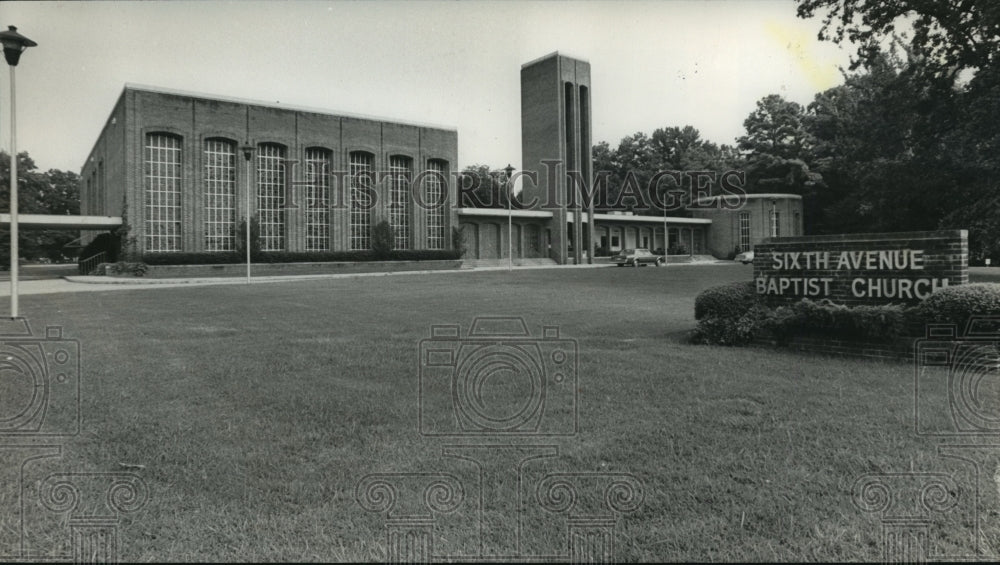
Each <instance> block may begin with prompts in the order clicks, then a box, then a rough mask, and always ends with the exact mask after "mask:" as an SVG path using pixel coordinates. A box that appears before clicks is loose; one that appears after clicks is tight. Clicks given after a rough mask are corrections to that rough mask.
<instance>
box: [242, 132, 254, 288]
mask: <svg viewBox="0 0 1000 565" xmlns="http://www.w3.org/2000/svg"><path fill="white" fill-rule="evenodd" d="M242 149H243V158H244V159H245V160H246V162H247V173H246V177H247V179H246V213H247V220H246V228H247V229H246V232H247V233H246V243H245V244H244V247H245V248H246V253H247V284H250V246H251V243H250V159H251V158H252V157H253V145H250V142H249V141H247V142H246V143H244V144H243V147H242Z"/></svg>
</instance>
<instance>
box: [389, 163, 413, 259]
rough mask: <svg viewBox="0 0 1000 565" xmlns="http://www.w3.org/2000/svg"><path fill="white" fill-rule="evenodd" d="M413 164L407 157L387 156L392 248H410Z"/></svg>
mask: <svg viewBox="0 0 1000 565" xmlns="http://www.w3.org/2000/svg"><path fill="white" fill-rule="evenodd" d="M412 170H413V165H412V161H411V160H410V158H409V157H399V156H396V157H390V158H389V175H390V177H389V182H390V184H389V225H390V226H392V232H393V234H394V240H393V248H394V249H409V248H410V206H409V201H410V198H409V196H410V195H409V192H410V177H411V175H412Z"/></svg>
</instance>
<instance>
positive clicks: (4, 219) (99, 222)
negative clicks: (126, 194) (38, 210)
mask: <svg viewBox="0 0 1000 565" xmlns="http://www.w3.org/2000/svg"><path fill="white" fill-rule="evenodd" d="M0 224H2V225H10V214H0ZM120 225H122V219H121V217H120V216H60V215H55V214H18V215H17V226H18V227H25V228H43V229H73V230H110V229H113V228H116V227H118V226H120Z"/></svg>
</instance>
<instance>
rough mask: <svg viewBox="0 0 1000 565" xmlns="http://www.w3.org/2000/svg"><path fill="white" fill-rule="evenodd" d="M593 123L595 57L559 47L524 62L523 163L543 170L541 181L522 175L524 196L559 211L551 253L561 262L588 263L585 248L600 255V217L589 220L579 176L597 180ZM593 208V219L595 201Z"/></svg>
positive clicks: (537, 206)
mask: <svg viewBox="0 0 1000 565" xmlns="http://www.w3.org/2000/svg"><path fill="white" fill-rule="evenodd" d="M590 124H591V121H590V63H588V62H587V61H583V60H580V59H574V58H572V57H567V56H565V55H561V54H559V52H558V51H557V52H555V53H552V54H550V55H546V56H544V57H542V58H540V59H535V60H534V61H531V62H529V63H525V64H524V65H521V166H522V167H523V168H524V170H526V171H537V172H538V183H537V185H535V186H532V183H531V181H529V180H527V179H522V187H523V188H522V190H523V193H522V194H523V196H522V199H523V201H524V202H525V203H531V202H534V204H533V205H532V208H534V209H540V210H551V211H552V212H553V216H554V217H553V222H552V228H551V230H552V233H551V235H550V237H549V238H548V241H549V242H550V244H551V246H552V247H551V249H550V250H549V256H550V257H552V258H553V259H555V260H556V261H557V262H558V263H560V264H565V263H569V262H572V263H573V264H579V263H582V262H583V250H584V249H586V250H587V261H588V262H593V258H594V237H593V227H594V223H593V221H588V222H587V223H586V227H585V226H584V213H583V212H584V210H583V208H582V202H583V200H582V199H581V198H580V196H581V191H580V188H579V183H578V182H575V181H574V180H573V179H577V180H578V181H581V182H582V183H583V185H584V186H586V187H587V189H588V191H589V190H590V187H591V185H592V183H593V178H592V177H593V159H592V155H591V140H590V136H591V132H590ZM567 173H569V174H567ZM587 212H588V214H587V216H588V220H592V218H593V202H591V203H590V208H589V210H587ZM570 221H571V222H572V223H570Z"/></svg>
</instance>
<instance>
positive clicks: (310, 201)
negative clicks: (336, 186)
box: [305, 147, 331, 251]
mask: <svg viewBox="0 0 1000 565" xmlns="http://www.w3.org/2000/svg"><path fill="white" fill-rule="evenodd" d="M330 161H331V157H330V152H329V151H327V150H326V149H322V148H319V147H311V148H309V149H306V182H307V184H306V194H305V206H306V251H329V250H330V169H331V165H330Z"/></svg>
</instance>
